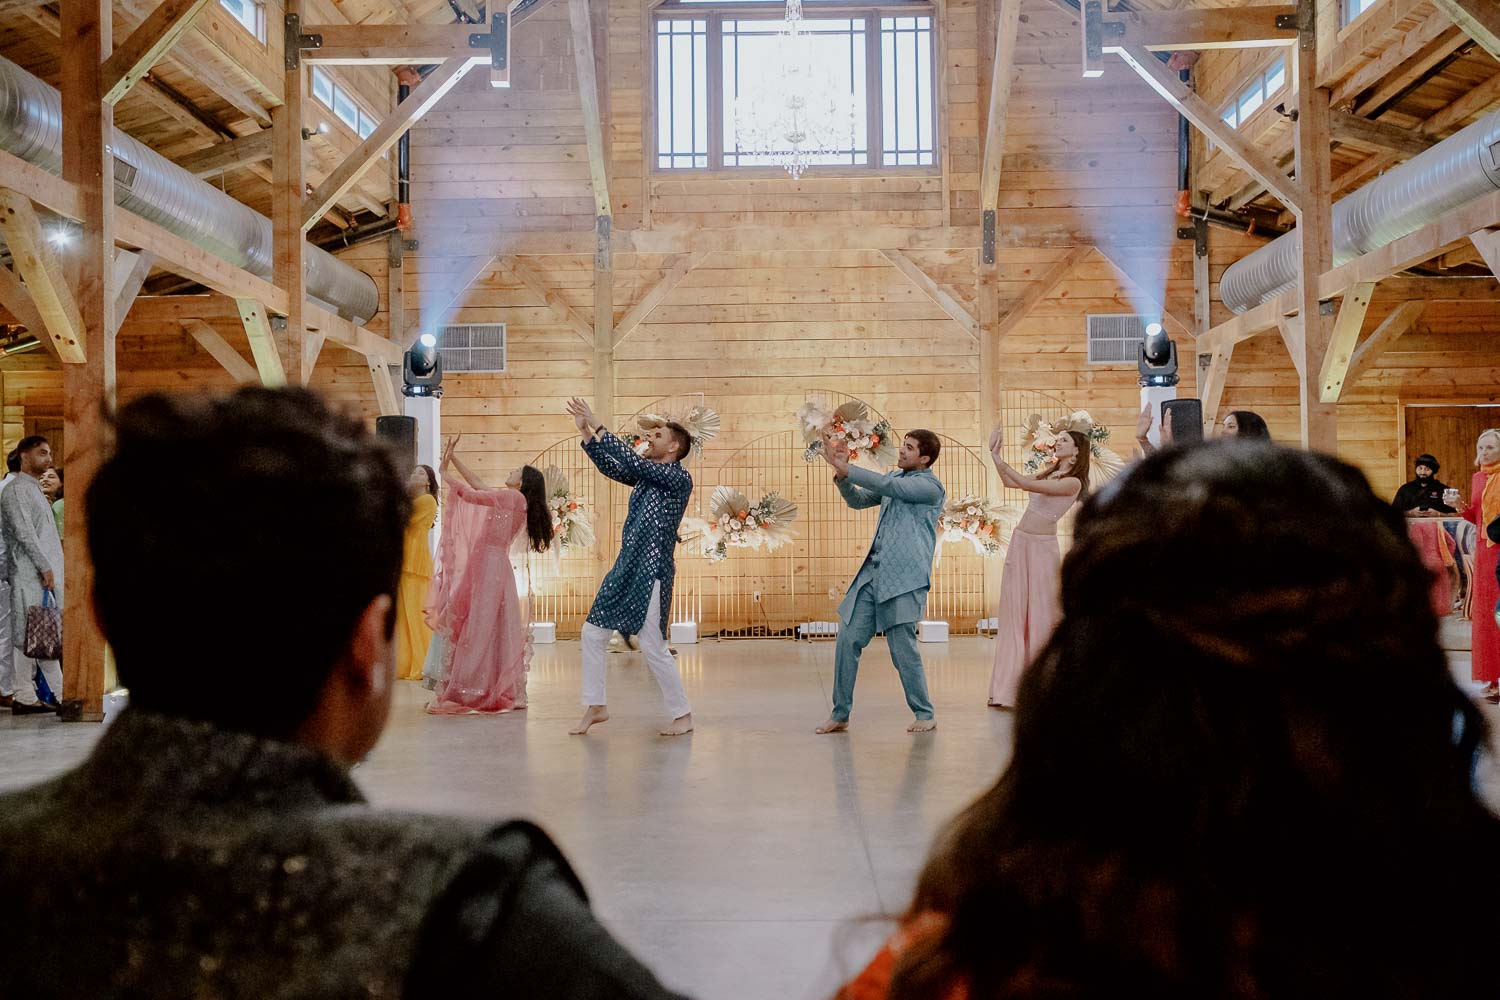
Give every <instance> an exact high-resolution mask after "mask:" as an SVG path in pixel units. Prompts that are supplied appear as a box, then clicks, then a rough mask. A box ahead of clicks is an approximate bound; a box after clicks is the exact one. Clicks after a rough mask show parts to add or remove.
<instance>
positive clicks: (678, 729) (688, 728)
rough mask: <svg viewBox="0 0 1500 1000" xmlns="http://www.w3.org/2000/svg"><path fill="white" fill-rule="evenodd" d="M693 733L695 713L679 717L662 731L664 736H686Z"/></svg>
mask: <svg viewBox="0 0 1500 1000" xmlns="http://www.w3.org/2000/svg"><path fill="white" fill-rule="evenodd" d="M692 731H693V713H692V712H689V713H688V714H687V715H682V716H679V717H677V718H675V719H673V720H672V724H671V725H670V726H668V727H667V728H666V729H663V730H662V731H661V734H662V735H663V736H686V735H687V734H688V733H690V732H692Z"/></svg>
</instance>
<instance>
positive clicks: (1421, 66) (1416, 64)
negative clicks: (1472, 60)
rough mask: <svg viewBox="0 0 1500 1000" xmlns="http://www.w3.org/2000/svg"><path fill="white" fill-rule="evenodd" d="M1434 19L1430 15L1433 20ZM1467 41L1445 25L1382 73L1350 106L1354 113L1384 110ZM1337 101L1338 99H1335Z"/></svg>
mask: <svg viewBox="0 0 1500 1000" xmlns="http://www.w3.org/2000/svg"><path fill="white" fill-rule="evenodd" d="M1437 19H1438V18H1436V17H1435V18H1433V20H1437ZM1468 44H1469V39H1468V37H1467V36H1465V35H1464V33H1463V32H1462V31H1459V30H1458V29H1457V28H1449V29H1448V30H1447V31H1445V32H1443V33H1442V34H1440V35H1439V36H1438V37H1437V38H1436V39H1434V40H1433V41H1432V42H1430V43H1429V44H1428V45H1426V46H1424V47H1423V48H1422V49H1421V51H1419V52H1418V53H1417V55H1416V56H1415V57H1414V58H1413V59H1411V60H1409V61H1408V62H1406V63H1404V64H1403V65H1402V66H1401V67H1400V68H1398V69H1396V70H1394V71H1392V72H1391V73H1390V74H1388V75H1387V76H1385V77H1384V78H1382V79H1381V80H1380V82H1379V83H1378V84H1377V85H1376V87H1375V89H1374V90H1372V91H1371V92H1370V96H1368V97H1366V98H1364V99H1363V100H1360V101H1359V102H1358V103H1356V104H1355V105H1354V113H1355V114H1356V115H1359V116H1361V117H1374V116H1376V115H1378V114H1380V113H1381V112H1382V111H1384V110H1385V109H1386V108H1387V107H1388V106H1389V105H1390V104H1391V102H1393V101H1395V100H1397V99H1398V98H1399V97H1401V95H1402V94H1404V93H1406V92H1407V91H1409V90H1410V89H1411V88H1412V87H1415V86H1416V85H1417V84H1419V83H1421V82H1422V81H1423V80H1424V79H1426V78H1427V76H1428V75H1429V74H1431V73H1432V72H1434V71H1435V70H1437V69H1438V68H1439V67H1440V66H1441V65H1442V64H1443V63H1444V62H1446V61H1447V60H1448V59H1449V58H1450V57H1452V56H1453V54H1454V53H1455V52H1457V51H1458V50H1459V49H1462V48H1464V47H1465V46H1466V45H1468ZM1335 104H1341V102H1337V101H1336V102H1335Z"/></svg>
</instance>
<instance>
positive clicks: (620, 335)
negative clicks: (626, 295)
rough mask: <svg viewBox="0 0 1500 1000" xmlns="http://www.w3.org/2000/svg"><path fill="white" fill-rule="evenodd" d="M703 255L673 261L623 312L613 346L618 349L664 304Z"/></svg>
mask: <svg viewBox="0 0 1500 1000" xmlns="http://www.w3.org/2000/svg"><path fill="white" fill-rule="evenodd" d="M707 256H708V255H707V254H705V253H687V254H681V255H679V256H678V257H677V259H676V260H674V261H673V262H672V264H671V266H670V267H668V268H667V270H666V273H665V274H663V275H662V276H661V280H660V281H658V282H657V283H656V284H654V285H652V286H651V287H650V288H649V289H648V290H647V291H646V294H644V295H642V296H641V298H640V301H639V302H637V303H636V304H635V305H633V306H631V307H630V308H629V309H627V310H626V311H625V315H624V316H621V317H620V322H618V323H616V324H615V329H614V346H615V347H619V346H620V344H621V343H622V342H624V340H625V338H626V337H628V336H630V334H631V333H632V332H634V331H635V328H636V327H638V326H640V325H641V323H643V322H645V320H646V317H648V316H650V315H651V312H652V310H654V309H655V308H656V307H657V306H659V305H661V304H662V302H664V301H665V300H666V298H667V296H668V295H671V294H672V289H674V288H676V287H677V286H678V285H680V284H682V279H684V278H686V277H687V276H688V275H689V274H691V273H692V270H693V268H695V267H697V266H698V265H699V264H701V263H702V262H703V258H705V257H707Z"/></svg>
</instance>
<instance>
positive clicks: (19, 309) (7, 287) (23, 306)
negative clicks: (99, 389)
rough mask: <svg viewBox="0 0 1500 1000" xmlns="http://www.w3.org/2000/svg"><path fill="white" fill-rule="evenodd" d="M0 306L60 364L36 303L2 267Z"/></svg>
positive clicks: (10, 272)
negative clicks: (29, 332) (28, 331)
mask: <svg viewBox="0 0 1500 1000" xmlns="http://www.w3.org/2000/svg"><path fill="white" fill-rule="evenodd" d="M0 306H3V307H4V308H6V309H7V310H9V311H10V314H11V316H12V317H14V318H15V320H16V322H18V323H20V324H21V325H22V326H24V327H25V328H26V329H28V330H30V331H31V335H32V336H33V337H35V338H36V339H37V343H39V344H41V345H42V348H43V349H44V350H45V351H46V352H47V355H48V356H49V357H50V358H52V360H53V361H56V362H57V363H58V364H62V358H60V357H58V356H57V345H56V344H54V343H53V342H52V338H51V337H50V336H48V334H47V327H46V324H45V323H44V322H43V321H42V314H41V313H39V312H37V308H36V303H34V302H32V301H31V292H30V291H28V290H27V288H26V286H25V285H23V284H21V279H20V278H18V277H16V275H15V273H14V272H13V271H11V269H10V268H8V267H4V266H0Z"/></svg>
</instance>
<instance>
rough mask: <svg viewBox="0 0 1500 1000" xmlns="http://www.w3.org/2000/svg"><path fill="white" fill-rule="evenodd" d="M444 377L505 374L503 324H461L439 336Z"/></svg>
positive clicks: (448, 328) (447, 327)
mask: <svg viewBox="0 0 1500 1000" xmlns="http://www.w3.org/2000/svg"><path fill="white" fill-rule="evenodd" d="M438 354H439V355H441V356H442V359H443V373H444V374H452V373H454V372H503V371H505V324H504V323H464V324H460V325H457V326H445V327H443V328H442V330H441V331H440V332H439V333H438Z"/></svg>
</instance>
